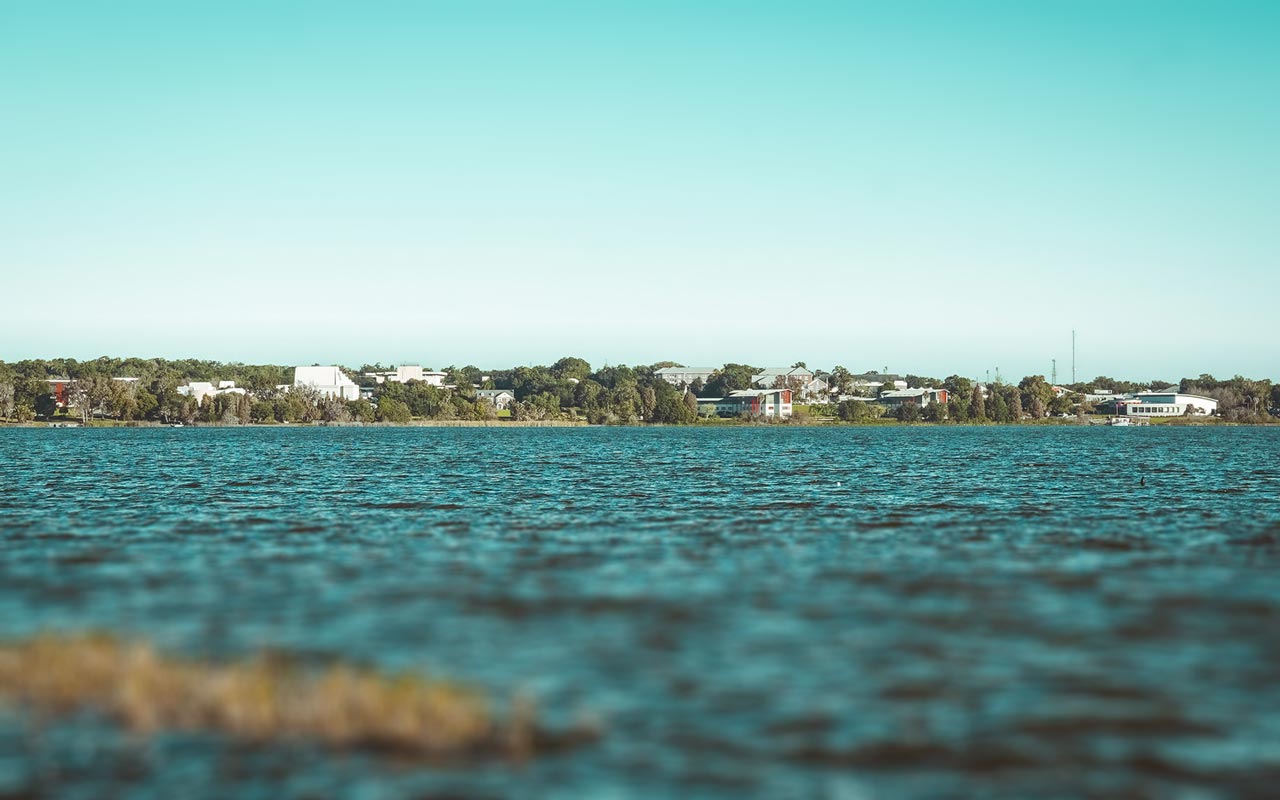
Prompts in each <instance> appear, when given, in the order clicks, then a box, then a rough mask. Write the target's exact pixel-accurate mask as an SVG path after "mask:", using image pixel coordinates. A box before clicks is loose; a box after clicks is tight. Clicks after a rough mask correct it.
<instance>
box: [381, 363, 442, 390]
mask: <svg viewBox="0 0 1280 800" xmlns="http://www.w3.org/2000/svg"><path fill="white" fill-rule="evenodd" d="M444 376H445V373H443V372H433V371H430V370H424V369H423V368H422V367H421V366H416V365H408V366H401V367H396V368H395V370H394V371H391V372H366V373H364V377H366V378H373V380H374V382H375V383H380V384H381V383H386V382H388V381H390V382H391V383H408V382H409V381H421V382H422V383H428V384H430V385H432V386H444Z"/></svg>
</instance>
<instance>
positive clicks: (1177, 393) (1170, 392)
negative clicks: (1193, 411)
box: [1131, 389, 1218, 403]
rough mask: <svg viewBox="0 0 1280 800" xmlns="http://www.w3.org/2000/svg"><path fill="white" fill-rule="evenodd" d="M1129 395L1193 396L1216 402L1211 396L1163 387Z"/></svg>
mask: <svg viewBox="0 0 1280 800" xmlns="http://www.w3.org/2000/svg"><path fill="white" fill-rule="evenodd" d="M1131 397H1133V398H1134V399H1141V398H1143V397H1194V398H1195V399H1197V400H1208V401H1209V402H1211V403H1216V402H1218V401H1217V400H1214V399H1213V398H1212V397H1205V396H1204V395H1202V394H1189V393H1188V392H1180V391H1178V390H1177V389H1165V390H1163V391H1157V390H1152V391H1149V392H1134V393H1133V394H1132V395H1131Z"/></svg>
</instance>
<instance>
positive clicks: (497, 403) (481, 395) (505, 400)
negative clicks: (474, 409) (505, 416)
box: [476, 389, 516, 411]
mask: <svg viewBox="0 0 1280 800" xmlns="http://www.w3.org/2000/svg"><path fill="white" fill-rule="evenodd" d="M476 399H478V400H484V401H486V402H488V403H490V404H492V405H493V407H494V408H495V409H497V410H498V411H502V410H504V409H506V408H508V407H509V406H510V405H511V401H512V400H515V399H516V396H515V395H514V394H512V393H511V390H510V389H476Z"/></svg>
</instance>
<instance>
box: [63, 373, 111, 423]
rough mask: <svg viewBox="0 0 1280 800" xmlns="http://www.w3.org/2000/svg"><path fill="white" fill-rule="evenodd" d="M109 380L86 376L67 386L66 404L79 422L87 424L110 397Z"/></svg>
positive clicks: (97, 376)
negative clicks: (78, 416)
mask: <svg viewBox="0 0 1280 800" xmlns="http://www.w3.org/2000/svg"><path fill="white" fill-rule="evenodd" d="M110 383H111V379H110V378H103V377H101V376H99V375H87V376H85V377H83V378H77V379H75V380H73V381H72V382H71V383H70V384H69V385H68V386H67V403H68V404H70V405H71V407H72V408H74V409H75V410H76V413H77V414H79V415H80V421H81V422H83V423H84V424H86V425H87V424H89V421H90V420H91V419H93V415H94V414H95V413H96V412H98V411H99V410H100V409H101V407H102V404H103V403H105V402H106V401H107V399H108V398H109V397H110V393H111V387H110V385H109V384H110Z"/></svg>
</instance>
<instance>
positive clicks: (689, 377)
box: [653, 367, 717, 386]
mask: <svg viewBox="0 0 1280 800" xmlns="http://www.w3.org/2000/svg"><path fill="white" fill-rule="evenodd" d="M716 369H717V368H716V367H663V368H662V369H658V370H654V372H653V374H654V375H656V376H658V377H659V378H662V379H663V380H664V381H666V382H667V383H669V384H671V385H672V386H688V385H689V384H691V383H693V382H694V381H696V380H699V379H701V380H702V382H703V383H706V382H707V381H708V380H709V379H710V378H711V374H712V373H713V372H715V371H716Z"/></svg>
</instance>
